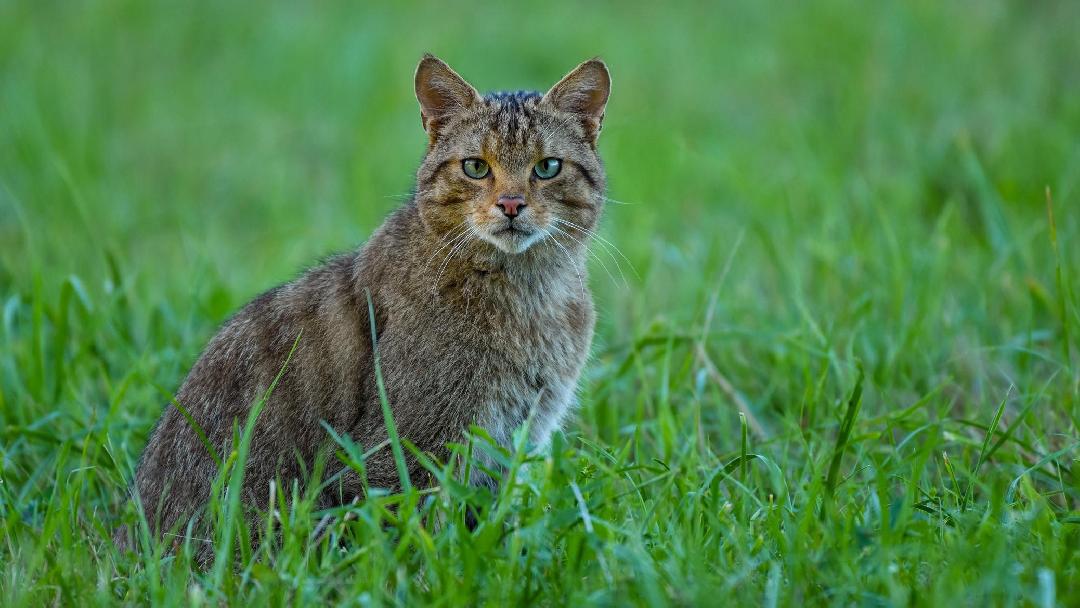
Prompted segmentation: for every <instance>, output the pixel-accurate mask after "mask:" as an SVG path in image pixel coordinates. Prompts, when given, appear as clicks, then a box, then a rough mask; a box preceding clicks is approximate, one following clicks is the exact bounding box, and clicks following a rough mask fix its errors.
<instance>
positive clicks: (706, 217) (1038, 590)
mask: <svg viewBox="0 0 1080 608" xmlns="http://www.w3.org/2000/svg"><path fill="white" fill-rule="evenodd" d="M1078 22H1080V10H1078V8H1077V5H1076V4H1075V3H1071V2H1039V3H1022V2H1016V3H1011V2H994V1H987V2H955V3H940V2H931V1H928V0H927V1H920V0H916V1H914V2H904V3H861V2H854V1H851V2H846V1H839V0H838V1H825V2H817V3H813V4H809V3H779V2H776V3H773V2H743V3H738V4H730V5H727V6H724V7H719V6H717V7H713V8H710V7H708V6H707V5H706V3H691V4H687V5H685V6H681V7H680V6H677V5H672V4H669V3H661V2H640V3H632V4H626V3H614V2H611V3H604V2H598V3H590V4H589V5H588V7H585V8H575V7H573V6H571V5H559V4H552V3H547V4H538V3H529V4H527V5H522V6H520V7H519V8H517V9H515V10H511V9H510V8H508V7H506V6H504V5H503V4H502V3H482V4H471V5H460V6H459V5H454V6H450V5H444V4H434V3H433V4H430V5H427V6H413V5H409V6H398V5H396V4H394V3H391V4H386V5H380V6H377V7H366V8H365V7H362V6H361V5H360V4H352V3H350V4H345V3H338V2H320V3H315V4H313V5H311V6H310V7H309V6H307V4H306V3H304V4H301V3H280V4H273V5H269V4H260V5H258V6H255V5H253V4H241V3H225V2H192V3H166V2H121V1H111V2H64V3H60V2H50V1H41V2H36V1H24V2H19V1H15V2H4V3H0V465H2V469H0V518H2V521H0V604H2V605H4V606H16V605H23V604H62V605H69V604H106V603H111V602H128V603H148V602H153V603H167V604H188V603H192V604H195V603H200V602H204V601H205V602H210V603H215V604H218V603H225V604H229V605H247V604H251V605H256V604H268V603H269V604H275V605H322V604H323V603H327V602H332V603H337V602H340V603H347V604H359V605H388V604H389V605H393V604H401V605H419V604H435V605H462V604H465V605H476V604H487V605H514V604H523V605H525V604H538V605H558V604H564V603H565V604H570V605H583V604H601V605H624V604H647V605H665V604H676V605H691V604H699V605H715V604H717V603H733V604H734V603H739V604H746V605H754V606H757V605H766V606H772V605H785V604H786V605H801V604H825V605H852V604H857V605H947V603H949V602H951V603H956V602H959V603H961V604H966V605H985V604H999V605H1015V604H1025V605H1033V606H1051V605H1054V604H1055V603H1057V604H1058V605H1069V604H1073V605H1075V604H1076V603H1077V602H1078V601H1080V600H1078V598H1080V559H1078V558H1077V552H1078V549H1080V510H1078V509H1080V506H1078V502H1080V469H1078V467H1080V463H1078V461H1077V458H1078V455H1080V447H1078V442H1080V432H1078V425H1080V355H1078V353H1080V342H1077V340H1078V338H1077V337H1078V336H1080V280H1078V277H1080V274H1078V270H1080V214H1078V213H1077V209H1080V204H1078V202H1080V139H1078V136H1077V134H1078V133H1080V78H1077V72H1076V58H1077V57H1078V56H1080V37H1077V36H1076V24H1077V23H1078ZM427 50H430V51H433V52H435V53H437V54H439V55H441V56H442V57H444V58H445V59H447V60H448V61H449V62H450V63H451V64H452V65H454V66H455V67H456V68H457V69H458V70H459V71H460V72H461V73H462V74H464V75H465V76H466V77H467V78H469V79H471V80H472V81H473V82H474V83H475V84H476V85H477V86H478V87H479V88H481V89H491V88H518V87H530V88H543V87H545V86H547V85H549V84H550V83H552V82H554V81H555V80H556V79H557V78H558V77H560V76H561V75H562V74H563V73H565V71H567V70H568V69H569V68H571V67H572V66H573V65H575V64H576V63H577V62H578V61H580V60H582V59H584V58H587V57H590V56H593V55H596V54H599V55H601V56H603V57H604V58H605V59H606V60H607V61H608V63H609V65H610V67H611V70H612V73H613V80H614V89H613V96H612V99H611V103H610V105H609V107H608V113H607V119H606V121H605V129H604V134H603V136H602V137H601V149H602V152H603V155H604V157H605V160H606V162H607V167H608V172H609V181H610V192H609V194H610V196H611V197H612V198H613V199H616V200H618V201H622V202H625V203H627V204H612V205H611V206H610V207H609V208H608V209H607V211H606V216H605V218H604V223H603V233H604V234H605V236H606V238H608V239H609V240H611V241H613V242H614V243H615V244H617V245H618V246H619V248H620V249H621V250H622V251H623V252H624V253H625V255H626V256H627V258H629V260H630V261H631V262H632V264H633V266H634V268H635V269H636V271H637V274H636V275H635V274H634V273H632V272H630V271H629V270H627V269H626V266H627V264H626V262H624V261H622V260H621V259H620V260H619V261H620V263H621V265H622V266H623V272H624V273H625V274H626V284H625V285H623V282H622V279H621V278H620V277H619V273H618V271H617V270H616V268H615V263H614V260H612V259H610V258H608V257H607V256H606V255H605V254H604V253H603V252H602V251H601V250H599V249H597V254H598V256H599V257H600V258H601V259H602V260H604V262H605V264H606V266H608V267H609V268H610V270H611V272H612V274H613V275H615V276H614V279H612V278H609V277H608V275H607V274H606V273H605V271H604V269H603V268H602V267H601V266H600V265H599V264H597V265H596V266H595V268H594V269H593V273H592V279H591V283H592V286H593V289H594V291H595V292H596V295H597V300H598V309H599V326H598V328H597V329H598V330H597V339H596V343H595V348H594V351H595V356H594V357H593V359H592V361H591V363H590V365H589V366H588V371H587V373H586V377H585V378H584V380H583V387H582V392H581V401H582V407H581V410H580V412H579V415H578V416H577V417H576V419H575V420H574V421H573V422H572V423H571V424H570V425H569V427H568V429H567V431H566V433H565V435H560V436H558V438H557V440H556V442H555V445H554V446H553V448H552V450H551V452H550V453H549V454H540V455H535V456H528V455H527V454H525V453H524V452H523V451H522V450H521V449H519V450H518V451H517V452H516V453H505V454H503V453H499V454H495V456H494V457H495V458H497V459H499V460H501V461H503V462H504V463H506V464H508V465H510V473H509V474H508V475H507V476H506V478H505V480H504V483H503V485H502V488H501V491H500V494H499V496H498V497H495V498H494V499H492V498H490V497H486V496H484V495H483V494H479V493H476V492H474V491H471V490H469V489H468V488H465V487H463V486H461V485H460V484H458V483H457V482H456V481H455V480H454V478H453V476H452V475H448V474H445V471H450V470H452V469H451V468H450V467H452V466H453V465H452V464H447V465H445V466H443V467H442V468H440V465H439V464H438V463H431V466H432V467H433V468H434V469H436V470H438V471H440V473H439V477H440V481H441V483H440V487H439V489H438V490H437V491H430V490H425V489H424V488H416V489H414V490H412V491H410V492H408V493H406V494H403V495H385V494H380V493H379V492H376V491H373V492H372V498H371V499H369V500H367V501H365V502H362V503H359V504H356V505H353V506H350V507H347V508H344V509H340V510H335V511H333V512H329V513H321V512H315V511H313V506H312V501H311V499H310V497H311V495H312V490H311V489H310V488H309V487H304V486H297V487H289V488H277V489H276V497H277V502H278V505H279V508H278V509H277V511H276V512H273V513H267V514H264V515H263V517H262V518H261V520H260V521H261V522H262V523H260V524H259V526H258V527H261V528H263V529H265V528H266V526H268V525H269V524H268V523H267V522H269V521H271V520H272V521H273V522H274V524H273V525H275V526H277V527H278V529H279V530H280V537H279V538H278V539H277V540H276V541H275V542H273V543H264V544H262V545H258V546H252V545H250V544H249V543H246V542H244V539H246V538H247V537H248V536H249V533H250V532H252V530H250V529H248V527H247V525H248V524H247V522H245V521H244V519H243V518H242V517H239V516H238V513H239V508H238V506H237V505H236V504H233V503H230V502H229V500H228V498H227V496H228V495H227V494H225V493H224V492H221V493H220V498H221V499H220V500H215V501H214V502H213V504H211V505H210V510H211V514H212V516H213V517H215V518H217V519H216V520H215V521H217V522H218V525H217V526H216V527H215V528H216V530H215V535H216V539H217V540H219V541H221V540H223V539H232V542H231V543H230V544H228V545H226V546H224V548H220V550H219V552H218V557H219V558H220V560H223V561H219V562H218V563H217V564H215V565H214V567H212V568H210V569H208V570H206V571H197V570H194V569H193V568H192V567H191V563H190V555H191V552H192V547H193V545H192V544H193V543H197V542H199V541H197V540H189V541H187V543H182V546H181V547H180V550H179V551H178V552H177V554H176V555H175V556H171V554H170V553H168V551H167V549H168V547H167V546H162V545H154V546H146V547H144V550H143V552H142V553H141V554H140V555H139V556H137V557H135V556H122V555H119V554H118V553H117V552H116V551H115V549H114V548H113V546H112V544H111V541H110V540H109V537H110V533H111V530H112V529H113V527H114V526H115V525H117V524H118V523H119V522H122V521H127V522H135V521H137V514H136V513H135V512H134V511H133V510H132V507H131V506H130V505H128V504H127V501H126V500H125V498H124V490H125V486H126V483H127V480H128V479H130V477H131V474H132V467H133V462H134V459H135V458H136V457H137V454H138V452H139V450H140V449H141V448H142V446H143V444H144V442H145V440H146V437H147V434H148V432H149V430H150V428H151V426H152V424H153V423H154V421H155V419H156V418H157V416H158V415H159V413H160V412H161V410H162V408H163V407H164V406H165V405H166V404H167V403H169V401H170V398H171V396H172V391H173V390H175V388H176V386H177V385H178V383H179V382H180V380H181V379H182V378H183V376H184V374H185V373H186V370H187V368H188V367H189V366H190V365H191V363H192V362H193V360H194V358H195V357H196V356H197V354H198V352H199V350H200V348H201V347H202V346H203V345H204V344H205V342H206V341H207V340H208V339H209V337H210V336H211V335H212V334H213V332H214V330H215V328H216V326H217V325H218V324H219V323H221V322H222V321H223V320H224V319H225V318H226V317H227V315H228V314H229V313H230V312H231V311H233V310H235V309H236V308H237V307H239V306H240V305H242V304H243V303H244V302H245V301H247V300H248V299H250V298H251V297H253V296H254V295H255V294H257V293H258V292H260V291H261V290H263V289H266V288H268V287H270V286H272V285H274V284H276V283H278V282H281V281H284V280H287V279H288V278H290V277H291V276H293V275H294V274H295V273H296V272H297V271H298V270H299V269H300V268H302V267H304V266H305V265H309V264H311V263H313V262H314V261H316V260H317V259H318V258H319V257H320V256H322V255H325V254H327V253H329V252H332V251H337V250H344V249H348V248H350V247H353V246H355V245H356V244H358V243H360V242H362V241H363V239H364V238H365V236H366V235H367V234H369V233H370V232H371V231H372V230H373V229H374V228H375V227H376V226H377V225H378V224H379V222H380V221H381V218H382V217H384V216H385V215H386V213H388V212H389V210H390V209H392V208H393V207H394V206H395V205H397V204H398V201H399V200H400V195H401V194H402V193H405V192H408V190H409V188H410V187H411V180H412V172H413V171H414V169H415V165H416V164H417V162H418V160H419V157H420V155H421V153H422V150H423V146H424V141H425V138H424V135H423V133H422V131H421V129H420V121H419V116H418V111H417V108H416V104H415V100H414V98H413V95H412V88H411V78H412V71H413V68H414V66H415V63H416V61H417V60H418V59H419V57H420V55H421V53H422V52H424V51H427ZM1050 200H1052V207H1050V203H1049V201H1050ZM1051 209H1052V214H1053V223H1051V220H1050V217H1051V215H1050V210H1051ZM237 432H238V433H242V432H243V431H242V428H239V429H238V430H237ZM341 444H342V450H341V452H340V457H342V458H346V459H348V460H349V462H351V463H352V464H353V465H354V466H356V467H358V468H361V469H362V466H363V453H364V451H365V450H369V449H371V448H373V447H375V446H361V445H354V444H352V443H351V442H350V441H349V440H348V439H347V438H342V439H341ZM404 448H405V449H406V450H408V448H409V446H408V445H407V444H406V445H405V446H404ZM484 449H487V450H490V449H491V448H490V446H488V445H486V444H485V442H484V441H482V439H478V440H477V441H474V442H472V443H470V444H469V445H468V446H463V447H462V448H461V451H460V452H459V455H460V456H461V457H464V456H465V454H466V453H467V452H468V451H469V450H484ZM220 456H221V459H222V461H223V469H224V470H223V474H222V476H221V478H220V479H219V480H218V483H219V484H220V485H219V486H218V487H219V488H221V489H222V490H224V487H225V486H226V485H227V484H230V483H235V482H236V479H237V478H236V476H235V475H233V473H235V472H236V471H237V465H238V464H240V463H242V461H243V454H242V453H238V454H235V455H230V454H222V455H220ZM233 495H235V494H233ZM465 509H476V510H478V511H479V513H480V517H479V520H480V525H479V526H478V528H477V529H476V530H475V531H474V532H469V531H468V530H467V529H466V528H464V527H463V526H462V525H461V524H460V521H461V520H462V515H463V513H464V511H465ZM170 544H171V543H170Z"/></svg>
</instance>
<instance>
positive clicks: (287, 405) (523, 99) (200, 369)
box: [116, 55, 610, 558]
mask: <svg viewBox="0 0 1080 608" xmlns="http://www.w3.org/2000/svg"><path fill="white" fill-rule="evenodd" d="M415 84H416V93H417V98H418V99H419V101H420V105H421V117H422V122H423V125H424V127H425V129H426V130H427V132H428V135H429V145H428V150H427V154H426V156H425V158H424V160H423V162H422V163H421V165H420V168H419V170H418V171H417V174H416V190H415V195H414V196H413V197H412V199H411V200H410V201H409V202H407V203H406V204H404V205H403V206H402V207H401V208H399V209H398V210H396V211H395V212H394V213H393V214H392V215H391V216H390V217H389V218H388V219H387V220H386V222H385V223H384V224H383V225H382V227H381V228H379V230H378V231H376V232H375V234H374V235H373V236H372V237H371V239H370V240H369V241H368V242H367V244H366V245H364V246H363V247H361V248H360V249H359V250H358V251H355V252H352V253H348V254H344V255H340V256H337V257H334V258H332V259H330V260H329V261H327V262H326V263H324V264H322V265H321V266H319V267H317V268H314V269H312V270H309V271H308V272H306V273H305V274H303V275H302V276H301V277H299V278H298V279H296V280H294V281H292V282H290V283H287V284H285V285H282V286H280V287H277V288H275V289H272V290H270V291H268V292H266V293H264V294H263V295H261V296H259V297H258V298H256V299H255V300H254V301H252V302H251V303H250V304H248V305H247V306H245V307H244V308H243V309H242V310H240V312H238V313H237V314H236V316H234V317H233V318H232V319H230V320H229V321H228V322H226V323H225V325H224V327H223V328H222V329H221V331H220V332H219V333H218V334H217V335H216V336H215V337H214V338H213V340H211V341H210V343H209V345H208V346H207V347H206V350H205V351H204V352H203V354H202V356H201V357H200V358H199V360H198V361H197V362H196V363H195V365H194V367H192V369H191V372H190V374H189V375H188V377H187V379H186V380H185V381H184V383H183V385H182V386H181V387H180V390H179V392H178V393H177V400H178V401H179V402H180V403H181V404H182V405H183V406H184V407H185V408H186V409H187V410H188V411H189V412H190V414H191V416H192V417H193V418H194V420H195V421H196V422H197V423H198V424H199V426H200V427H201V428H202V429H203V430H204V431H205V433H206V436H207V439H208V440H209V442H210V444H211V445H212V446H213V447H214V448H215V450H216V451H217V452H218V454H222V455H228V454H229V452H230V451H231V450H232V449H233V447H234V446H233V445H232V440H233V427H234V421H239V424H240V426H243V423H244V421H245V420H246V418H247V415H248V413H249V411H250V409H251V407H252V405H253V404H254V403H256V402H257V401H258V400H259V399H260V398H261V397H262V395H263V394H264V393H265V391H266V390H267V388H268V387H269V386H270V384H271V382H272V381H273V379H274V377H275V376H276V375H277V373H278V371H279V370H280V369H281V368H282V364H283V363H284V362H285V360H286V357H287V355H288V353H289V351H290V349H291V348H292V346H293V343H294V340H295V339H296V337H297V335H298V334H300V333H301V331H302V337H301V338H300V340H299V343H298V346H297V348H296V351H295V353H294V355H293V357H292V360H291V362H290V363H289V365H288V367H287V368H286V369H285V372H284V375H283V376H282V378H281V381H280V382H279V383H278V385H277V387H276V388H275V389H274V390H273V393H272V395H271V396H270V398H269V400H268V401H267V403H266V405H265V408H264V409H263V410H262V413H261V415H260V416H259V418H258V420H257V423H256V425H255V431H254V435H253V439H252V443H251V448H250V456H249V459H248V461H247V466H246V469H245V477H244V485H243V492H242V499H243V501H244V503H245V504H246V505H249V506H254V507H265V506H266V500H267V496H268V487H269V484H270V482H271V480H273V479H275V477H280V479H281V480H283V481H284V482H285V483H287V484H288V485H289V486H291V482H292V480H293V479H300V480H303V479H304V478H305V475H306V474H307V473H308V471H309V469H310V467H311V465H312V463H313V462H314V460H315V459H316V456H317V455H319V454H324V455H325V454H329V453H331V451H332V450H333V447H334V446H333V443H332V442H330V441H329V439H328V436H327V433H326V431H325V429H324V428H323V427H322V426H321V424H320V423H321V421H325V422H326V423H327V424H328V425H329V426H331V427H332V428H334V429H335V430H336V431H337V432H338V433H341V434H343V435H345V434H347V435H350V436H351V437H352V438H353V439H354V440H355V441H357V442H359V443H360V444H361V445H362V446H364V447H365V448H371V447H373V446H376V445H378V444H380V443H382V442H384V441H385V440H386V438H387V432H386V429H385V426H384V422H383V415H382V412H381V408H380V402H379V399H378V395H377V391H376V385H375V373H374V367H373V359H372V344H371V333H370V326H369V322H368V305H367V296H366V291H367V292H370V294H371V298H372V301H373V304H374V310H375V320H376V323H375V325H376V331H377V334H378V341H377V343H378V350H379V355H380V358H381V359H380V360H381V368H382V374H383V379H384V381H385V386H386V390H387V394H388V397H389V402H390V404H391V408H392V411H393V415H394V418H395V420H396V423H397V426H398V430H399V433H400V435H401V436H402V437H404V438H407V439H408V440H410V441H412V442H413V443H414V444H416V445H417V446H419V447H420V448H421V449H423V450H425V451H428V452H431V453H432V454H434V455H436V456H445V454H446V448H445V445H446V443H447V442H450V441H459V440H461V439H462V436H463V432H464V431H465V430H466V429H467V428H468V427H469V426H470V425H473V424H477V425H480V426H482V427H485V428H486V429H487V430H488V431H489V432H490V433H491V435H492V437H493V438H494V439H495V440H497V441H498V442H500V443H501V444H503V445H507V444H508V443H509V441H510V435H511V433H512V431H513V430H514V429H515V428H517V427H519V426H520V425H521V424H522V423H523V422H525V421H526V419H527V418H529V417H530V415H531V416H532V420H531V422H530V427H529V428H530V435H531V436H530V439H531V441H532V443H533V444H535V445H539V446H543V445H544V444H545V443H546V442H547V441H548V438H549V437H550V434H551V432H552V431H553V430H554V429H556V428H558V427H559V425H560V424H561V423H562V421H563V420H564V417H565V416H566V414H567V412H568V410H569V409H570V408H571V406H572V402H573V400H574V391H575V385H576V383H577V380H578V376H579V374H580V372H581V368H582V365H583V364H584V362H585V359H586V356H587V353H588V351H589V344H590V341H591V339H592V331H593V320H594V315H593V305H592V300H591V297H590V295H589V292H588V290H587V281H586V279H587V277H586V269H585V257H586V253H587V252H586V242H587V241H588V236H589V232H590V231H591V230H592V229H594V228H595V226H596V223H597V220H598V219H599V216H600V211H601V207H602V203H603V201H604V171H603V168H602V166H601V163H600V159H599V157H598V156H597V152H596V137H597V135H598V133H599V130H600V125H601V121H602V119H603V112H604V105H605V103H606V102H607V96H608V90H609V87H610V80H609V77H608V72H607V68H606V67H605V66H604V64H603V63H602V62H600V61H599V60H595V59H594V60H591V61H587V62H585V63H583V64H581V65H580V66H578V67H577V68H576V69H575V70H574V71H572V72H571V73H570V74H569V75H567V76H566V77H565V78H564V79H563V80H562V81H560V82H559V83H558V84H557V85H555V87H553V88H552V89H551V91H549V92H548V93H547V94H546V95H540V94H538V93H534V92H517V93H495V94H490V95H487V96H485V97H481V96H480V95H479V94H478V93H477V92H476V91H475V89H473V88H472V87H471V86H470V85H469V84H467V83H466V82H465V81H464V80H462V79H461V77H460V76H458V75H457V74H456V73H455V72H454V71H453V70H451V69H450V67H449V66H447V65H446V64H445V63H443V62H442V61H440V60H439V59H436V58H435V57H433V56H431V55H427V56H425V57H424V58H423V60H422V61H421V62H420V65H419V67H418V68H417V72H416V83H415ZM469 157H478V158H482V159H484V160H486V161H487V162H488V163H489V165H490V167H491V173H490V175H488V176H487V177H485V178H484V179H473V178H470V177H467V176H466V175H465V174H464V173H463V170H462V159H464V158H469ZM546 157H555V158H559V159H562V162H563V166H562V169H561V172H560V173H559V174H558V175H556V176H555V177H554V178H552V179H548V180H540V179H538V178H537V177H536V176H535V175H533V174H532V173H531V171H532V168H533V166H534V165H535V164H536V163H537V161H539V160H541V159H543V158H546ZM510 194H515V195H522V196H524V200H525V205H526V206H525V207H524V208H523V209H522V210H521V211H520V215H519V216H518V217H517V218H514V219H513V221H512V226H514V227H516V228H518V229H519V230H518V231H517V232H509V233H507V232H502V233H500V232H499V231H500V230H505V229H506V228H507V226H508V225H511V222H510V220H508V218H507V217H504V214H503V213H502V210H501V209H499V208H498V207H497V206H496V203H497V199H498V197H499V196H500V195H510ZM365 290H366V291H365ZM328 462H329V463H330V464H329V465H328V470H327V471H326V472H325V473H324V478H326V477H328V476H330V475H334V474H336V473H338V472H340V471H341V469H342V467H343V465H342V464H341V463H339V462H338V461H337V460H336V459H333V458H330V459H328ZM366 465H367V472H368V479H369V482H370V485H371V486H376V487H384V488H395V487H397V486H398V485H399V482H398V474H397V471H396V469H395V466H394V461H393V457H392V455H391V451H390V449H389V448H385V449H382V450H380V451H378V452H377V453H376V454H375V455H374V456H372V457H371V458H370V459H369V460H368V461H367V463H366ZM409 465H410V472H411V476H412V479H413V480H414V482H418V483H423V482H424V480H425V477H424V475H423V472H422V470H421V469H420V468H419V467H417V466H416V463H415V462H414V461H412V459H410V460H409ZM217 472H218V471H217V467H216V465H215V463H214V461H213V459H212V458H211V457H210V456H209V454H208V452H207V450H206V449H205V447H204V446H203V445H202V443H201V442H200V440H199V438H198V437H197V435H196V434H195V432H194V431H193V429H192V427H191V425H190V424H189V423H188V422H187V421H186V420H185V418H184V416H183V415H182V414H181V412H180V411H179V410H178V409H177V408H176V407H171V406H170V407H168V408H167V409H166V410H165V412H164V414H163V415H162V417H161V419H160V421H159V422H158V424H157V427H156V428H155V429H154V431H153V433H152V435H151V437H150V440H149V443H148V444H147V446H146V449H145V451H144V452H143V455H142V458H141V459H140V461H139V466H138V470H137V472H136V476H135V483H134V488H133V495H134V496H135V497H136V498H137V499H138V500H139V501H141V504H142V505H143V507H144V509H145V512H146V514H147V518H148V520H149V522H150V525H151V529H152V530H154V531H155V533H156V534H158V535H160V534H163V533H165V532H167V531H169V530H173V531H174V532H179V533H183V525H184V524H185V522H187V521H188V519H190V518H192V517H195V518H197V517H198V516H199V512H200V510H201V509H202V508H203V507H204V506H205V504H206V502H207V500H208V498H209V494H210V489H211V483H212V480H213V479H214V477H215V475H216V474H217ZM340 480H341V481H340V483H339V484H337V485H335V486H334V487H333V488H332V489H331V490H327V491H326V492H325V493H324V494H323V496H322V502H323V506H333V505H337V504H342V503H343V502H348V501H350V500H352V499H353V498H355V497H359V496H360V495H361V493H362V491H361V487H360V481H359V479H358V478H357V476H356V475H355V474H353V473H352V472H351V471H345V472H344V474H343V475H341V477H340ZM471 481H472V482H473V483H474V484H487V485H490V484H493V483H494V482H493V481H492V480H490V479H488V478H487V477H486V476H484V475H474V477H473V479H472V480H471ZM116 540H117V543H118V544H120V545H122V546H130V540H129V539H128V538H127V534H126V533H125V532H123V531H118V533H117V534H116ZM208 551H209V548H206V549H205V550H204V552H203V556H202V557H203V558H205V557H207V556H208V553H207V552H208Z"/></svg>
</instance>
